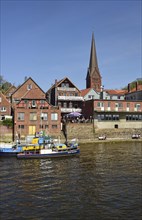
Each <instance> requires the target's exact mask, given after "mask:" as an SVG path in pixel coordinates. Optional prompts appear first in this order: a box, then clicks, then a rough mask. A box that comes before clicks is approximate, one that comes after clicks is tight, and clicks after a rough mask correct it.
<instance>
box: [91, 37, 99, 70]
mask: <svg viewBox="0 0 142 220" xmlns="http://www.w3.org/2000/svg"><path fill="white" fill-rule="evenodd" d="M94 68H96V69H97V70H99V68H98V61H97V54H96V46H95V40H94V33H93V34H92V43H91V53H90V64H89V69H90V72H92V70H93V69H94Z"/></svg>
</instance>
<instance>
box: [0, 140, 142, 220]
mask: <svg viewBox="0 0 142 220" xmlns="http://www.w3.org/2000/svg"><path fill="white" fill-rule="evenodd" d="M141 153H142V146H141V143H139V142H133V143H115V144H114V143H113V144H110V143H105V142H104V143H98V144H87V145H82V146H81V155H80V157H73V158H65V159H58V158H53V159H33V160H17V159H16V158H10V159H6V158H0V202H1V203H0V212H1V219H2V220H6V219H14V220H15V219H30V220H31V219H34V220H36V219H38V220H40V219H49V220H50V219H51V220H52V219H53V220H54V219H83V220H84V219H87V220H88V219H96V220H103V219H106V220H107V219H108V220H113V219H118V220H119V219H125V220H127V219H129V220H130V219H132V220H135V219H136V220H140V219H141V214H142V213H141V202H142V191H141V189H142V185H141V178H142V173H141V165H142V164H141V162H142V158H141Z"/></svg>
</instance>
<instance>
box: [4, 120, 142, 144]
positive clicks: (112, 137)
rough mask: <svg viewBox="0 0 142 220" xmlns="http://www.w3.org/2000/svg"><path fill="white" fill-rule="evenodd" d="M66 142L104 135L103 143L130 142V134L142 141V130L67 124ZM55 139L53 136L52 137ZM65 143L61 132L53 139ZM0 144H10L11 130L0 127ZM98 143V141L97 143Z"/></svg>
mask: <svg viewBox="0 0 142 220" xmlns="http://www.w3.org/2000/svg"><path fill="white" fill-rule="evenodd" d="M67 134H68V140H71V139H73V138H77V139H78V140H79V143H89V142H97V141H99V140H98V137H99V136H102V135H105V136H106V140H105V141H131V140H133V139H132V134H140V135H141V138H140V139H138V140H139V141H142V128H141V129H134V128H131V129H126V128H125V129H95V128H94V126H93V123H68V124H67ZM54 137H55V136H54ZM59 137H60V139H61V141H65V138H64V135H63V132H61V133H60V134H59V136H57V137H55V138H59ZM0 142H12V130H11V129H6V128H4V127H3V128H2V127H1V134H0ZM99 142H100V141H99Z"/></svg>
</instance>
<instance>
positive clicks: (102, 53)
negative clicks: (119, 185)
mask: <svg viewBox="0 0 142 220" xmlns="http://www.w3.org/2000/svg"><path fill="white" fill-rule="evenodd" d="M0 14H1V17H0V20H1V22H0V74H1V75H2V76H3V78H4V79H5V80H7V81H8V82H10V83H12V84H14V85H15V86H18V85H20V84H22V83H23V82H24V79H25V77H32V79H33V80H34V81H35V82H36V83H37V84H38V85H39V86H40V87H41V88H42V89H43V91H45V92H46V91H47V90H48V89H49V88H50V87H51V85H52V84H54V82H55V79H57V80H61V79H63V78H64V77H68V78H69V79H70V80H71V81H72V82H73V83H74V84H75V85H76V87H77V88H79V89H85V88H86V75H87V69H88V66H89V59H90V49H91V39H92V33H94V37H95V44H96V52H97V59H98V66H99V70H100V73H101V76H102V84H103V85H104V88H105V89H121V88H123V87H124V86H127V84H128V83H130V82H132V81H134V80H136V79H137V78H141V77H142V73H141V70H142V66H141V56H142V45H141V38H142V36H141V33H142V32H141V26H142V4H141V0H124V1H122V0H120V1H117V0H113V1H112V0H110V1H109V0H98V1H97V0H96V1H95V0H94V1H89V0H86V1H85V0H84V1H81V0H80V1H79V0H76V1H75V0H72V1H71V0H70V1H67V0H66V1H61V0H58V1H55V0H52V1H48V0H31V1H30V0H0Z"/></svg>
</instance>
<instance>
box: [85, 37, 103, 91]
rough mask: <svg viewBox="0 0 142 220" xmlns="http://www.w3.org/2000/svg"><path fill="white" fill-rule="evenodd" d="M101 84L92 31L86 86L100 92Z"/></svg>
mask: <svg viewBox="0 0 142 220" xmlns="http://www.w3.org/2000/svg"><path fill="white" fill-rule="evenodd" d="M101 85H102V77H101V75H100V71H99V67H98V61H97V53H96V47H95V40H94V33H93V34H92V42H91V52H90V63H89V68H88V71H87V77H86V88H93V89H95V90H96V91H97V92H100V91H101Z"/></svg>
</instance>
